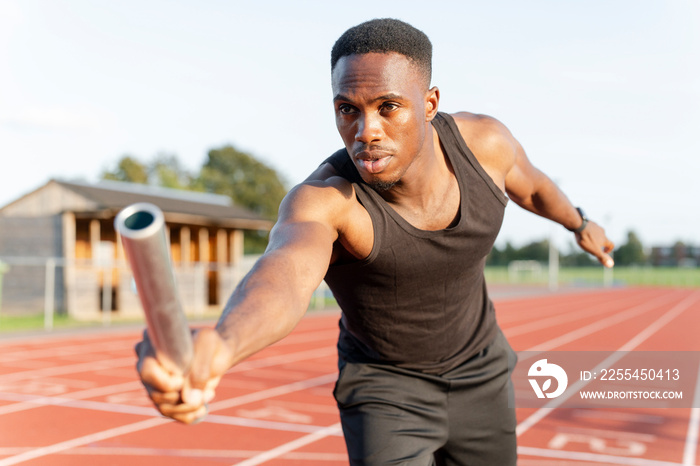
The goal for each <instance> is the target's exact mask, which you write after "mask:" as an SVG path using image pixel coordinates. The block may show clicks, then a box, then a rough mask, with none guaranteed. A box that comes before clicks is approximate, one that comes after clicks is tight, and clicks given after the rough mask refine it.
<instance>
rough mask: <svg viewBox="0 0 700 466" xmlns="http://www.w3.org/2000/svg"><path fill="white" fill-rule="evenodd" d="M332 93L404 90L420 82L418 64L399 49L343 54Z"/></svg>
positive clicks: (335, 72) (336, 67) (336, 71)
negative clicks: (396, 51)
mask: <svg viewBox="0 0 700 466" xmlns="http://www.w3.org/2000/svg"><path fill="white" fill-rule="evenodd" d="M331 82H332V86H333V94H334V95H335V96H337V95H338V94H343V95H346V94H354V93H358V92H373V91H374V92H388V91H393V92H401V91H404V92H402V93H405V92H406V91H408V90H409V89H412V88H415V87H417V86H421V84H422V83H421V79H420V73H419V71H418V67H417V66H416V65H415V64H414V63H413V62H412V61H411V60H410V59H408V58H407V57H406V56H404V55H401V54H399V53H394V52H391V53H364V54H353V55H347V56H344V57H342V58H341V59H340V60H338V62H337V63H336V65H335V68H334V70H333V75H332V80H331Z"/></svg>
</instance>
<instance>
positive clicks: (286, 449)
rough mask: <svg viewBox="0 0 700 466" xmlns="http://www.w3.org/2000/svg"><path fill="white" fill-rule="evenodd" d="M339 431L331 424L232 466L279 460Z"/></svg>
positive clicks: (337, 425)
mask: <svg viewBox="0 0 700 466" xmlns="http://www.w3.org/2000/svg"><path fill="white" fill-rule="evenodd" d="M340 431H341V429H340V423H337V424H333V425H332V426H328V427H325V428H323V429H321V430H319V431H318V432H314V433H312V434H308V435H305V436H303V437H301V438H298V439H296V440H292V441H291V442H288V443H285V444H283V445H280V446H278V447H276V448H273V449H272V450H268V451H266V452H263V453H261V454H259V455H257V456H254V457H252V458H249V459H247V460H244V461H241V462H240V463H236V464H235V465H234V466H256V465H258V464H262V463H266V462H267V461H270V460H272V459H275V458H279V457H280V456H282V455H285V454H287V453H290V452H292V451H294V450H296V449H297V448H301V447H303V446H306V445H309V444H311V443H314V442H316V441H318V440H321V439H323V438H326V437H328V436H330V435H336V434H338V433H339V432H340Z"/></svg>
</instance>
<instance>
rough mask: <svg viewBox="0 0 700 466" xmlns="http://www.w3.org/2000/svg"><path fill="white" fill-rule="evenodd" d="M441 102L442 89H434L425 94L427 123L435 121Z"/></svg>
mask: <svg viewBox="0 0 700 466" xmlns="http://www.w3.org/2000/svg"><path fill="white" fill-rule="evenodd" d="M439 102H440V89H438V88H437V87H432V88H430V89H428V92H426V93H425V121H433V118H435V115H436V114H437V111H438V103H439Z"/></svg>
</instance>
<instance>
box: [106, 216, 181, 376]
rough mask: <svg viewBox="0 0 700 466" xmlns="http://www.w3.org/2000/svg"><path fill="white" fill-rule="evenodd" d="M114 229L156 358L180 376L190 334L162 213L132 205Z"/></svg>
mask: <svg viewBox="0 0 700 466" xmlns="http://www.w3.org/2000/svg"><path fill="white" fill-rule="evenodd" d="M114 228H115V229H116V230H117V231H118V232H119V234H120V235H121V237H122V244H123V245H124V253H125V254H126V258H127V260H128V262H129V264H130V265H131V271H132V273H133V275H134V281H135V282H136V289H137V291H138V295H139V298H140V299H141V305H142V306H143V310H144V313H145V315H146V324H147V326H148V335H149V337H150V339H151V342H152V344H153V348H154V349H155V353H156V358H157V359H158V361H159V362H160V363H161V364H162V365H163V367H165V368H166V369H168V370H169V371H171V372H180V373H182V374H184V373H186V372H187V370H188V369H189V365H190V362H191V360H192V335H191V333H190V329H189V326H188V325H187V319H186V318H185V314H184V312H183V311H182V307H181V306H180V302H179V301H178V299H177V294H176V291H175V276H174V275H173V270H172V266H171V263H170V252H169V248H168V242H167V241H166V238H165V219H164V217H163V212H162V211H161V210H160V209H159V208H158V207H156V206H155V205H153V204H149V203H145V202H143V203H137V204H132V205H130V206H128V207H125V208H124V209H123V210H122V211H121V212H119V214H118V215H117V217H116V218H115V219H114Z"/></svg>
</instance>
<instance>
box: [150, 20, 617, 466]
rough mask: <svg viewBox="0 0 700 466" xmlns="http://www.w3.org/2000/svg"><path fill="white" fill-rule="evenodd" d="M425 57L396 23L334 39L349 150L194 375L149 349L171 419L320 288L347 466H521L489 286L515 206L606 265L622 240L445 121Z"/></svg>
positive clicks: (313, 191) (290, 198)
mask: <svg viewBox="0 0 700 466" xmlns="http://www.w3.org/2000/svg"><path fill="white" fill-rule="evenodd" d="M431 54H432V46H431V44H430V41H429V40H428V38H427V37H426V36H425V35H424V34H423V33H422V32H420V31H418V30H416V29H414V28H413V27H411V26H409V25H407V24H405V23H403V22H401V21H397V20H391V19H384V20H373V21H369V22H366V23H363V24H361V25H359V26H357V27H355V28H351V29H350V30H348V31H346V32H345V34H343V36H341V38H340V39H338V41H337V42H336V44H335V46H334V47H333V51H332V57H331V65H332V88H333V102H334V108H335V115H336V124H337V127H338V131H339V132H340V135H341V137H342V139H343V142H344V143H345V149H343V150H341V151H338V152H337V153H336V154H334V155H333V156H332V157H330V158H329V159H328V160H326V162H325V163H323V164H322V165H321V166H320V167H319V168H318V169H317V170H316V171H314V172H313V173H312V174H311V175H310V176H309V178H308V179H307V180H306V181H304V182H303V183H301V184H300V185H298V186H296V187H295V188H294V189H292V190H291V191H290V193H289V194H288V195H287V196H286V198H285V199H284V201H283V202H282V204H281V206H280V213H279V221H278V222H277V224H276V225H275V227H274V228H273V230H272V233H271V235H270V244H269V247H268V249H267V251H266V253H265V254H264V255H263V257H262V258H261V259H260V260H259V261H258V263H257V264H256V265H255V267H254V268H253V270H252V271H251V272H250V273H249V274H248V275H247V276H246V278H245V279H244V280H243V281H242V282H241V283H240V285H239V286H238V287H237V288H236V290H235V292H234V293H233V295H232V296H231V298H230V300H229V302H228V303H227V304H226V307H225V309H224V312H223V314H222V316H221V319H220V320H219V323H218V325H217V326H216V329H204V330H201V331H200V332H198V334H197V335H196V337H195V356H194V361H193V363H192V367H191V370H190V372H189V373H188V374H187V375H186V376H185V377H184V378H183V377H182V376H180V375H178V374H169V373H167V372H166V371H165V370H164V369H163V368H162V367H161V366H160V365H158V363H157V362H156V360H155V359H154V358H153V356H152V350H151V349H150V345H149V343H148V341H147V340H146V341H145V342H143V343H141V344H140V345H139V347H138V352H139V355H140V361H139V371H140V374H141V377H142V380H143V381H144V384H145V385H146V387H147V388H148V390H149V393H150V395H151V398H152V400H153V402H154V403H155V405H156V406H157V408H158V409H159V410H160V412H161V413H163V414H164V415H166V416H170V417H172V418H174V419H177V420H179V421H181V422H185V423H190V422H193V421H195V420H196V419H198V418H199V417H201V416H202V415H204V413H205V409H206V408H205V403H206V402H208V401H210V400H211V399H212V398H213V396H214V389H215V387H216V385H217V384H218V382H219V380H220V378H221V376H222V375H223V374H224V372H225V371H226V370H228V369H229V368H231V367H232V366H233V365H235V364H236V363H238V362H240V361H241V360H243V359H245V358H246V357H248V356H250V355H251V354H253V353H255V352H257V351H259V350H260V349H262V348H264V347H266V346H268V345H270V344H272V343H274V342H275V341H277V340H279V339H281V338H282V337H284V336H285V335H287V334H288V333H289V332H290V331H291V330H292V328H293V327H294V326H295V325H296V324H297V322H298V321H299V320H300V319H301V317H302V316H303V314H304V312H305V310H306V309H307V306H308V303H309V300H310V298H311V295H312V293H313V291H314V290H315V289H316V287H317V286H318V285H319V284H320V283H321V281H322V280H323V279H324V278H325V280H326V281H327V282H328V284H329V286H330V287H331V289H332V290H333V292H334V295H335V296H336V298H337V300H338V302H339V304H340V306H341V308H342V310H343V315H342V318H341V321H340V338H339V343H338V352H339V367H340V376H339V380H338V383H337V384H336V388H335V391H334V395H335V397H336V400H337V402H338V406H339V409H340V413H341V419H342V424H343V430H344V434H345V437H346V443H347V447H348V454H349V457H350V460H351V463H353V464H372V465H383V464H411V465H431V464H446V465H483V466H495V465H496V466H506V465H512V464H515V462H516V452H515V415H514V409H513V407H512V404H511V405H510V406H509V400H510V398H509V397H510V396H511V395H512V392H511V385H510V374H509V370H508V368H509V365H510V367H512V364H513V363H514V357H515V356H514V353H513V351H512V350H511V349H510V347H509V346H508V343H507V342H506V341H505V339H504V337H503V335H502V333H501V332H500V330H499V329H498V325H497V324H496V321H495V317H494V310H493V305H492V303H491V301H490V299H489V298H488V295H487V292H486V288H485V285H484V279H483V267H484V263H485V258H486V255H487V254H488V252H489V251H490V249H491V247H492V246H493V242H494V241H495V239H496V236H497V234H498V230H499V228H500V226H501V221H502V218H503V213H504V208H505V205H506V203H507V199H508V198H510V199H511V200H513V201H514V202H515V203H517V204H518V205H520V206H521V207H523V208H525V209H527V210H530V211H532V212H534V213H536V214H538V215H541V216H543V217H546V218H549V219H551V220H553V221H555V222H558V223H560V224H561V225H563V226H564V227H566V228H568V229H569V230H571V231H573V232H575V233H574V234H575V235H576V239H577V241H578V244H579V245H580V246H581V247H582V248H583V249H584V250H586V251H588V252H589V253H591V254H593V255H595V256H596V257H597V258H598V259H599V260H600V262H601V263H603V264H604V265H606V266H608V267H611V266H612V260H611V258H610V256H609V255H608V253H609V252H610V251H611V250H612V248H613V244H612V243H611V242H610V241H609V240H608V239H607V238H606V236H605V233H604V231H603V230H602V228H601V227H599V226H598V225H597V224H595V223H594V222H592V221H588V220H587V219H586V218H585V216H584V215H583V213H582V211H581V210H580V209H578V210H577V208H575V207H574V206H573V205H572V204H571V203H570V202H569V201H568V200H567V198H566V196H565V195H564V194H563V193H562V192H561V191H560V190H559V189H558V188H557V186H556V185H555V184H554V183H552V181H551V180H550V179H549V178H548V177H546V176H545V175H544V174H543V173H542V172H540V171H539V170H538V169H536V168H535V167H533V166H532V164H531V163H530V162H529V161H528V159H527V157H526V156H525V153H524V151H523V149H522V147H521V146H520V145H519V144H518V142H517V141H516V140H515V139H514V138H513V136H512V135H511V134H510V132H509V131H508V130H507V129H506V128H505V127H504V126H503V125H502V124H501V123H499V122H498V121H496V120H494V119H493V118H490V117H487V116H483V115H475V114H471V113H458V114H454V115H448V114H443V113H439V112H438V102H439V99H440V92H439V90H438V89H437V88H436V87H432V88H431V87H430V75H431ZM506 194H507V197H506Z"/></svg>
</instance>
